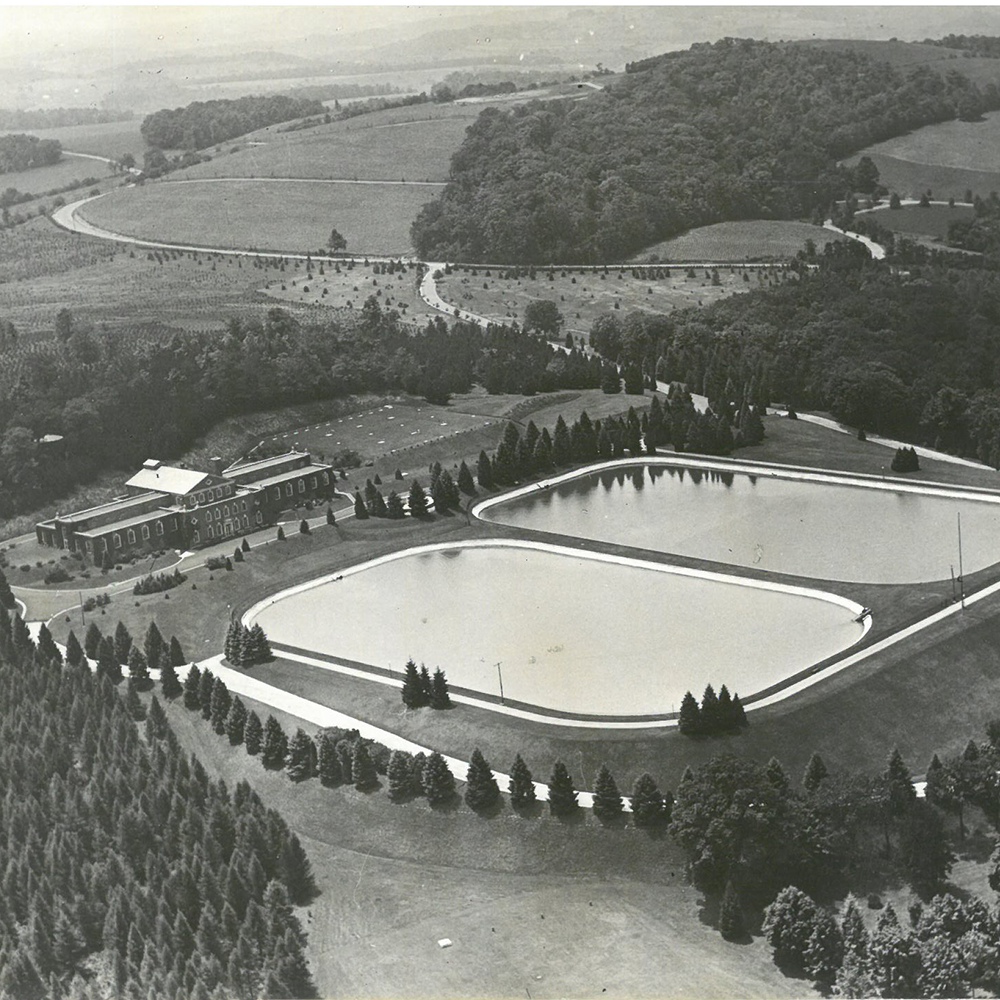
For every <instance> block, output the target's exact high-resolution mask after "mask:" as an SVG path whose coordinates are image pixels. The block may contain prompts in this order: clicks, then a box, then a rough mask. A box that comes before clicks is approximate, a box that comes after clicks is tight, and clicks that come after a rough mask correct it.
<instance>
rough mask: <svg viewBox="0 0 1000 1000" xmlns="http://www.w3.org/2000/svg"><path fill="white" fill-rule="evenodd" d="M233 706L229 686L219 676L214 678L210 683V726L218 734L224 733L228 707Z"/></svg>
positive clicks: (222, 734) (223, 734)
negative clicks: (213, 681) (211, 683)
mask: <svg viewBox="0 0 1000 1000" xmlns="http://www.w3.org/2000/svg"><path fill="white" fill-rule="evenodd" d="M232 707H233V699H232V697H231V696H230V694H229V688H228V687H226V684H225V682H224V681H223V680H222V678H221V677H216V678H215V683H214V684H213V685H212V697H211V702H210V706H209V711H210V716H209V718H210V719H211V721H212V728H213V729H214V730H215V731H216V732H217V733H218V734H219V735H220V736H225V735H226V721H227V720H228V718H229V709H230V708H232Z"/></svg>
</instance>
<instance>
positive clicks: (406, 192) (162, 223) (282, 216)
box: [80, 180, 436, 254]
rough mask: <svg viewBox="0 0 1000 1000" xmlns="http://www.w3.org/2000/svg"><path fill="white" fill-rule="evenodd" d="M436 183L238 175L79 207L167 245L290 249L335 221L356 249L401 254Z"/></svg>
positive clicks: (318, 241)
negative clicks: (301, 180)
mask: <svg viewBox="0 0 1000 1000" xmlns="http://www.w3.org/2000/svg"><path fill="white" fill-rule="evenodd" d="M435 191H436V189H435V188H427V187H409V186H403V185H398V184H397V185H390V184H387V185H384V186H382V185H351V184H310V183H300V184H297V183H295V182H268V181H261V180H257V181H238V180H234V181H231V182H219V183H190V184H177V183H170V182H160V183H155V184H147V185H144V186H142V187H130V188H123V189H121V190H118V191H115V192H114V193H113V194H111V195H109V196H108V197H107V198H101V199H100V200H98V201H93V202H90V203H89V204H87V205H84V206H83V208H82V209H81V210H80V212H81V215H82V216H83V217H84V218H85V219H86V220H87V221H88V222H91V223H93V224H94V225H97V226H101V227H103V228H105V229H109V230H111V231H112V232H116V233H123V234H125V235H128V236H138V237H141V238H145V239H155V240H163V241H166V242H170V243H193V244H195V245H199V246H226V247H231V248H236V249H251V248H256V249H268V250H278V251H289V252H301V251H304V250H309V249H313V250H315V249H316V248H318V247H323V246H325V245H326V241H327V239H328V238H329V236H330V229H331V227H336V228H337V229H338V230H339V231H340V232H341V233H342V234H343V236H344V237H345V239H346V240H347V246H348V249H349V250H351V251H354V252H367V253H379V254H404V253H407V252H408V251H409V250H410V223H411V222H412V221H413V219H414V218H415V217H416V215H417V212H419V211H420V208H421V206H422V205H424V203H425V202H428V201H430V200H431V199H432V197H433V196H434V193H435Z"/></svg>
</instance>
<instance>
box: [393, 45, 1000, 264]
mask: <svg viewBox="0 0 1000 1000" xmlns="http://www.w3.org/2000/svg"><path fill="white" fill-rule="evenodd" d="M954 67H955V70H956V71H955V72H952V73H948V74H947V75H946V76H944V77H943V78H942V76H941V75H939V74H938V73H937V72H935V71H934V70H932V69H930V68H928V67H924V66H918V67H915V68H912V69H902V68H896V67H893V66H891V65H889V64H888V63H886V62H881V61H876V60H875V59H872V58H869V57H868V56H866V55H862V54H860V53H858V52H852V51H833V50H828V49H822V48H818V47H812V46H808V45H789V44H780V43H770V42H759V41H752V40H749V39H732V38H730V39H723V40H721V41H719V42H716V43H714V44H698V45H694V46H692V47H691V48H690V49H689V50H687V51H678V52H669V53H667V54H665V55H662V56H658V57H656V58H654V59H649V60H645V61H642V62H639V63H633V64H631V65H630V66H629V67H628V73H627V75H626V76H625V78H623V79H620V80H616V81H615V82H614V83H612V84H610V85H609V86H608V87H606V88H605V90H604V91H603V92H602V93H599V94H594V95H591V96H589V97H588V98H587V99H586V100H584V101H576V102H567V101H532V102H530V103H528V104H525V105H522V106H520V107H517V108H514V109H512V110H511V111H509V112H505V111H501V110H498V109H495V108H490V109H487V110H485V111H483V112H482V113H481V114H480V116H479V117H478V118H477V120H476V121H475V122H474V123H473V125H472V126H470V128H469V129H468V131H467V133H466V138H465V140H464V141H463V143H462V146H461V147H460V148H459V149H458V150H457V151H456V153H455V154H454V155H453V157H452V163H451V176H452V178H453V179H452V180H451V181H450V182H449V184H448V185H447V187H446V188H445V189H444V191H443V192H442V193H441V194H440V195H439V197H438V198H437V199H436V200H434V201H432V202H430V203H429V204H428V205H426V206H424V208H423V209H422V210H421V212H420V214H419V216H418V217H417V219H416V220H415V221H414V223H413V226H412V230H411V233H412V238H413V241H414V245H415V246H416V248H417V252H418V254H419V255H420V256H422V257H424V258H425V259H428V260H467V261H491V260H492V261H505V262H516V263H520V264H524V263H536V264H548V263H553V262H560V263H594V262H597V263H600V262H604V261H618V260H625V259H627V258H628V257H629V256H630V255H631V254H633V253H635V252H636V251H638V250H640V249H642V248H643V247H646V246H649V245H650V244H654V243H656V242H657V241H659V240H663V239H666V238H668V237H670V236H672V235H675V234H676V233H678V232H681V231H683V230H685V229H690V228H693V227H695V226H701V225H705V224H708V223H712V222H718V221H720V220H724V219H750V218H800V217H803V216H805V217H807V218H808V217H809V216H810V215H811V214H812V212H813V210H814V209H816V208H819V209H822V210H825V209H826V208H827V207H828V206H829V205H830V204H831V203H832V202H833V201H834V200H835V198H838V197H840V196H841V195H842V193H843V192H844V190H846V189H847V188H848V186H849V184H850V181H851V178H850V177H849V172H848V171H845V170H844V169H842V168H840V167H838V165H837V161H838V160H841V159H843V158H845V157H847V156H848V155H849V154H851V153H853V152H855V151H856V150H859V149H862V148H864V147H865V146H868V145H870V144H872V143H874V142H879V141H881V140H883V139H888V138H890V137H892V136H896V135H901V134H903V133H905V132H907V131H909V130H910V129H913V128H917V127H919V126H922V125H927V124H931V123H933V122H939V121H947V120H949V119H953V118H956V117H958V116H959V115H960V114H961V115H963V116H967V115H969V114H973V113H974V114H978V113H980V112H981V111H983V110H987V109H994V108H997V107H1000V93H998V91H997V88H996V86H995V85H994V84H989V85H987V86H986V87H985V88H983V90H982V91H980V89H979V88H978V87H977V86H976V85H975V84H974V83H973V82H971V81H970V80H969V79H968V78H967V77H965V76H963V75H961V63H960V62H956V63H955V64H954Z"/></svg>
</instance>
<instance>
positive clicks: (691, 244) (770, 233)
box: [635, 219, 842, 262]
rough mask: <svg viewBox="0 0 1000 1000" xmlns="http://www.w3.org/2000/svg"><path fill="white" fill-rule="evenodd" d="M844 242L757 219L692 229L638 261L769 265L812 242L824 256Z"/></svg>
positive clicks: (802, 225) (800, 225)
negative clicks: (832, 246) (829, 246)
mask: <svg viewBox="0 0 1000 1000" xmlns="http://www.w3.org/2000/svg"><path fill="white" fill-rule="evenodd" d="M839 239H842V237H840V236H837V234H836V233H831V232H830V231H829V230H826V229H822V228H821V227H819V226H813V225H810V224H809V223H807V222H789V221H781V220H777V221H772V220H767V219H755V220H751V221H748V222H717V223H716V224H715V225H712V226H701V227H699V228H698V229H691V230H689V231H688V232H686V233H681V235H680V236H674V237H673V238H672V239H669V240H665V241H664V242H663V243H657V244H656V245H655V246H651V247H649V248H647V249H646V250H644V251H643V252H642V253H641V254H639V255H638V256H637V257H636V258H635V260H637V261H654V262H655V261H656V260H658V259H659V260H662V261H664V262H668V261H681V262H683V261H688V260H695V261H734V262H736V261H740V262H742V261H769V260H789V259H791V258H794V257H795V256H796V254H798V252H799V251H800V250H802V249H804V247H805V244H806V240H812V241H813V243H815V244H816V249H817V250H818V251H819V252H820V253H822V251H823V247H825V246H826V244H827V243H831V242H833V241H835V240H839Z"/></svg>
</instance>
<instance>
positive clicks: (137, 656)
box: [128, 646, 153, 691]
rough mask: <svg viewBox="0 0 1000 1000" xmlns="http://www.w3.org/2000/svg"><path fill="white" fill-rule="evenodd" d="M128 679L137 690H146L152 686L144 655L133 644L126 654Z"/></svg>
mask: <svg viewBox="0 0 1000 1000" xmlns="http://www.w3.org/2000/svg"><path fill="white" fill-rule="evenodd" d="M128 679H129V683H130V684H133V685H134V686H135V687H136V690H138V691H148V690H149V689H150V688H151V687H152V686H153V684H152V681H151V680H150V679H149V668H148V667H147V666H146V657H145V656H143V655H142V652H141V651H140V650H139V649H137V648H136V647H135V646H133V647H132V648H131V649H130V650H129V654H128Z"/></svg>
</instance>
